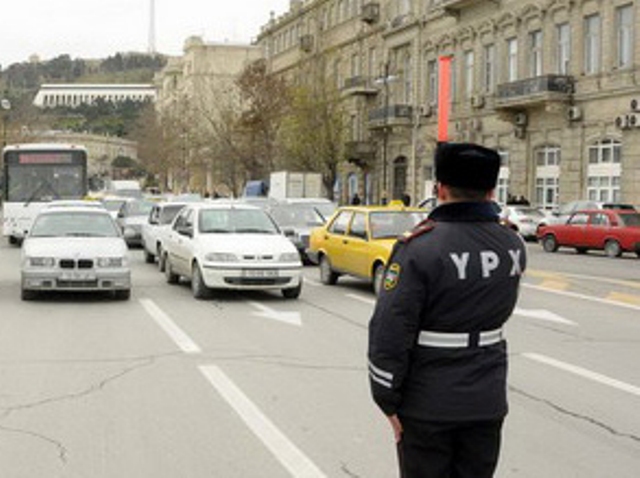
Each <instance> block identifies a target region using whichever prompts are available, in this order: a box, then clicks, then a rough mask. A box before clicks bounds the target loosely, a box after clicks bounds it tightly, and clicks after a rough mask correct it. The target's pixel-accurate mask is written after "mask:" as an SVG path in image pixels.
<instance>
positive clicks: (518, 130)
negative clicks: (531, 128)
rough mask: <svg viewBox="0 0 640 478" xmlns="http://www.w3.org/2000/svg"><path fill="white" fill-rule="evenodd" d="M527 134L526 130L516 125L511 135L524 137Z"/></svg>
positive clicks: (519, 137)
mask: <svg viewBox="0 0 640 478" xmlns="http://www.w3.org/2000/svg"><path fill="white" fill-rule="evenodd" d="M526 135H527V131H526V130H525V129H524V128H522V127H516V128H514V129H513V136H514V137H515V138H518V139H524V137H525V136H526Z"/></svg>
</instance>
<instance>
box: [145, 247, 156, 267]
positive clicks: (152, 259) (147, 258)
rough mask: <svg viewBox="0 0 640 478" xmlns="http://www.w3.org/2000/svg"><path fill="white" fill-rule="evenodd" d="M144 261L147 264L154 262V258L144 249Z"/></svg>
mask: <svg viewBox="0 0 640 478" xmlns="http://www.w3.org/2000/svg"><path fill="white" fill-rule="evenodd" d="M144 261H145V262H146V263H147V264H153V263H154V262H155V261H156V256H154V255H153V254H151V253H150V252H148V251H147V250H146V249H145V250H144Z"/></svg>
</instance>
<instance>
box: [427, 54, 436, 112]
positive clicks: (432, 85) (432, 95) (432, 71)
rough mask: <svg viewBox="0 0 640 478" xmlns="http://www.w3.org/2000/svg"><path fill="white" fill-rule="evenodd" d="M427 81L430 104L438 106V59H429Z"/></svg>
mask: <svg viewBox="0 0 640 478" xmlns="http://www.w3.org/2000/svg"><path fill="white" fill-rule="evenodd" d="M427 81H428V85H429V91H428V93H427V98H428V102H429V104H430V105H433V106H438V60H429V62H428V63H427Z"/></svg>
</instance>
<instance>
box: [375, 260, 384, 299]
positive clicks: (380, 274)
mask: <svg viewBox="0 0 640 478" xmlns="http://www.w3.org/2000/svg"><path fill="white" fill-rule="evenodd" d="M384 269H385V268H384V265H383V264H378V265H377V266H376V268H375V269H374V271H373V284H372V286H373V293H374V294H375V295H376V297H377V296H379V295H380V292H381V291H382V284H383V283H384Z"/></svg>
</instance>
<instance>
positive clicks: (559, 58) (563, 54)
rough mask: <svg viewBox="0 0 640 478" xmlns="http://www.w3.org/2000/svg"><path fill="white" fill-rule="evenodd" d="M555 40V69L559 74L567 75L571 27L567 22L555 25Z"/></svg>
mask: <svg viewBox="0 0 640 478" xmlns="http://www.w3.org/2000/svg"><path fill="white" fill-rule="evenodd" d="M556 41H557V43H556V70H557V72H558V74H559V75H568V74H569V61H570V58H571V27H570V26H569V24H568V23H562V24H560V25H558V26H556Z"/></svg>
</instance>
